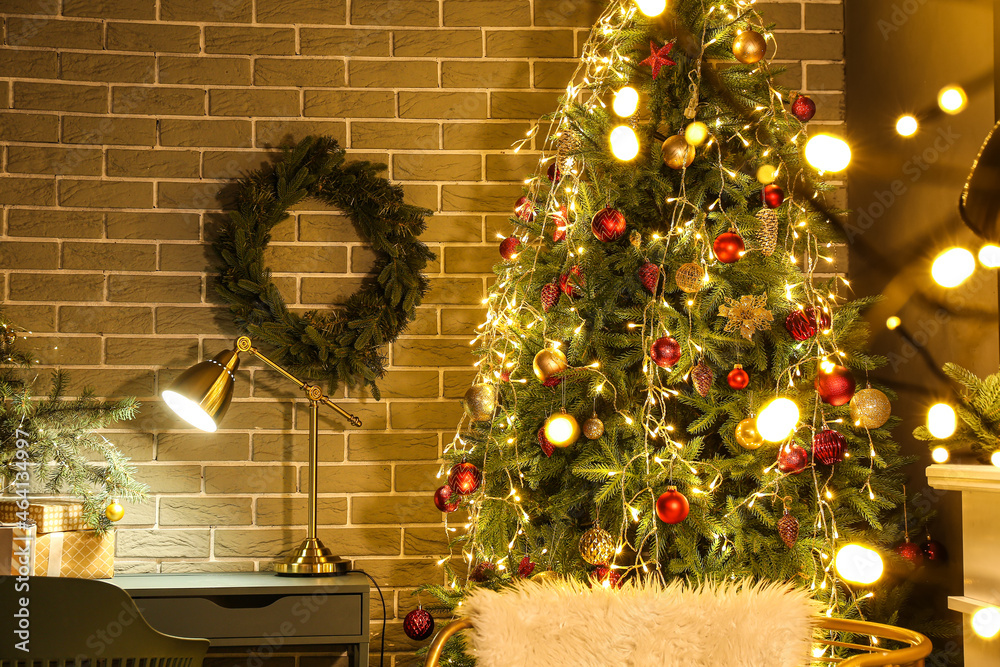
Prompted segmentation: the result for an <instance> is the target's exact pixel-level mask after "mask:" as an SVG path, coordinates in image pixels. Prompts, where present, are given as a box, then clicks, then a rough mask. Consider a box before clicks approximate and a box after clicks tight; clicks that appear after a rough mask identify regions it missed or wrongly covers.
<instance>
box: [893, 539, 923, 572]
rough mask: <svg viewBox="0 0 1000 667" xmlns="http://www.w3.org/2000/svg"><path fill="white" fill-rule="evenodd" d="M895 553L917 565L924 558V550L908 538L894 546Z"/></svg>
mask: <svg viewBox="0 0 1000 667" xmlns="http://www.w3.org/2000/svg"><path fill="white" fill-rule="evenodd" d="M896 553H898V554H899V555H900V556H902V557H903V558H905V559H906V560H908V561H910V562H911V563H913V564H914V565H917V566H919V565H920V563H921V561H923V560H924V552H923V551H921V550H920V547H918V546H917V545H916V544H914V543H913V542H910V541H909V540H907V541H906V542H903V543H902V544H900V545H899V546H898V547H896Z"/></svg>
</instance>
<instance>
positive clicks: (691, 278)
mask: <svg viewBox="0 0 1000 667" xmlns="http://www.w3.org/2000/svg"><path fill="white" fill-rule="evenodd" d="M674 280H675V281H676V282H677V286H678V287H680V288H681V289H682V290H684V291H685V292H687V293H688V294H691V293H693V292H697V291H699V290H701V288H702V287H704V285H705V269H703V268H701V265H700V264H695V263H694V262H688V263H687V264H682V265H681V267H680V268H679V269H677V273H676V274H674Z"/></svg>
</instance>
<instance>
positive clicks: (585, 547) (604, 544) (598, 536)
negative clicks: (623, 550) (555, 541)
mask: <svg viewBox="0 0 1000 667" xmlns="http://www.w3.org/2000/svg"><path fill="white" fill-rule="evenodd" d="M580 555H581V556H583V560H585V561H587V562H588V563H590V564H591V565H606V564H608V563H610V562H611V559H612V558H614V556H615V539H614V538H613V537H611V533H609V532H608V531H606V530H604V529H603V528H591V529H590V530H588V531H587V532H586V533H584V534H583V535H581V536H580Z"/></svg>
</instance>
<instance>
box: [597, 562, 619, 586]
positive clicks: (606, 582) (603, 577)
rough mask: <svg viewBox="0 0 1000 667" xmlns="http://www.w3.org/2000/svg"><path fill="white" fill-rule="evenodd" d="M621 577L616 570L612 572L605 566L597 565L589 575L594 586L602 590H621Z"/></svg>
mask: <svg viewBox="0 0 1000 667" xmlns="http://www.w3.org/2000/svg"><path fill="white" fill-rule="evenodd" d="M621 577H622V575H620V574H618V570H613V569H611V568H610V567H608V566H607V565H598V566H597V567H595V568H594V571H593V572H591V573H590V578H591V580H592V581H593V582H594V584H595V585H597V586H603V587H604V588H621V587H622V582H621Z"/></svg>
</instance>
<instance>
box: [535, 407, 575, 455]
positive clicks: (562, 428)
mask: <svg viewBox="0 0 1000 667" xmlns="http://www.w3.org/2000/svg"><path fill="white" fill-rule="evenodd" d="M542 430H543V432H544V434H545V439H546V440H547V441H548V442H549V444H551V445H552V446H553V447H560V448H562V447H569V446H570V445H572V444H573V443H574V442H576V441H577V440H579V439H580V424H579V423H578V422H577V421H576V417H574V416H573V415H571V414H567V413H565V412H557V413H555V414H554V415H552V416H551V417H549V418H548V419H546V420H545V425H544V426H543V427H542Z"/></svg>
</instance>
